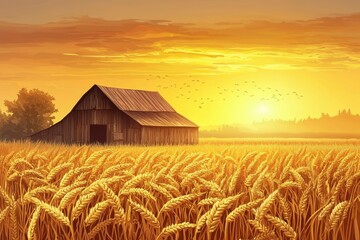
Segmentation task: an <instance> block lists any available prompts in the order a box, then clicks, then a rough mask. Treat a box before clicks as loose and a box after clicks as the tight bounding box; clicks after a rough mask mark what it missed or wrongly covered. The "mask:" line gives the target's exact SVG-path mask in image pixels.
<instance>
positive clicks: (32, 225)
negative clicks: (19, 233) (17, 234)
mask: <svg viewBox="0 0 360 240" xmlns="http://www.w3.org/2000/svg"><path fill="white" fill-rule="evenodd" d="M40 213H41V207H40V206H37V207H36V208H35V211H34V213H33V215H32V217H31V220H30V223H29V227H28V231H27V237H28V238H27V239H28V240H32V239H35V227H36V223H37V221H38V219H39V217H40Z"/></svg>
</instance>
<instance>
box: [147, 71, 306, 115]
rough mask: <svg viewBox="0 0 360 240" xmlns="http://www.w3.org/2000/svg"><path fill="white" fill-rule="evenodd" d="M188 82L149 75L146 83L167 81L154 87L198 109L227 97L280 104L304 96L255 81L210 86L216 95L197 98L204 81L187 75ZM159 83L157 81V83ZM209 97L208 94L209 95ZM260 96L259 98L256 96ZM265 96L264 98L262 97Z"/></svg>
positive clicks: (227, 98) (167, 76) (226, 99)
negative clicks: (225, 85) (170, 93)
mask: <svg viewBox="0 0 360 240" xmlns="http://www.w3.org/2000/svg"><path fill="white" fill-rule="evenodd" d="M188 78H189V79H188V80H187V81H185V82H180V83H173V82H174V81H173V82H172V83H169V82H170V80H171V78H170V76H169V75H163V76H161V75H149V76H148V78H147V79H146V80H147V81H153V80H168V81H166V83H165V81H164V83H162V84H158V85H156V87H157V89H158V90H165V91H166V90H170V89H172V90H177V93H178V94H177V95H176V96H175V97H176V98H177V99H181V100H186V101H189V103H192V104H195V105H196V106H197V107H198V108H199V109H202V108H204V106H205V105H206V104H208V103H213V102H215V101H223V102H225V101H228V100H229V97H232V98H233V97H236V98H237V99H243V98H244V96H245V97H249V98H253V99H256V98H258V100H259V101H275V102H280V101H282V100H285V99H286V98H290V97H295V98H296V99H302V98H303V97H304V96H303V95H302V94H300V93H298V92H296V91H292V92H284V91H281V90H279V89H276V88H274V87H261V86H259V85H258V84H256V82H255V81H247V80H243V81H238V82H237V83H234V84H233V85H232V86H229V85H227V87H223V86H212V87H213V88H215V87H216V95H215V96H213V95H212V96H209V97H199V92H200V89H202V88H204V86H205V84H206V81H203V80H199V79H194V78H193V76H191V75H189V76H188ZM157 82H159V81H157ZM209 95H210V94H209ZM260 95H261V96H262V97H261V98H259V97H258V96H260ZM264 96H265V97H264Z"/></svg>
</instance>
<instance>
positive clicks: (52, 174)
mask: <svg viewBox="0 0 360 240" xmlns="http://www.w3.org/2000/svg"><path fill="white" fill-rule="evenodd" d="M71 166H72V163H70V162H69V163H63V164H60V165H58V166H56V167H54V168H53V169H51V170H50V172H49V173H48V175H47V177H46V180H47V181H48V182H52V181H53V179H54V178H55V177H57V176H59V173H60V172H62V171H63V170H65V169H67V168H70V167H71Z"/></svg>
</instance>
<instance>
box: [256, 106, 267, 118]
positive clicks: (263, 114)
mask: <svg viewBox="0 0 360 240" xmlns="http://www.w3.org/2000/svg"><path fill="white" fill-rule="evenodd" d="M256 112H257V114H258V115H259V116H261V117H266V116H268V115H269V114H270V107H269V106H268V105H266V104H260V105H258V106H257V109H256Z"/></svg>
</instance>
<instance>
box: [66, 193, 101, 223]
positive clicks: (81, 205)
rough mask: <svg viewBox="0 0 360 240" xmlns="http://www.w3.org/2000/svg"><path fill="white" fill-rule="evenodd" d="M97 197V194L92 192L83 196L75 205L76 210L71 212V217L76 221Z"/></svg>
mask: <svg viewBox="0 0 360 240" xmlns="http://www.w3.org/2000/svg"><path fill="white" fill-rule="evenodd" d="M96 195H97V192H96V191H95V192H91V193H88V194H84V195H81V196H80V198H79V199H78V200H77V202H76V203H75V206H74V208H73V209H72V211H71V217H72V219H73V220H74V219H75V218H77V217H79V215H80V214H81V212H82V211H83V210H84V209H85V208H86V207H87V206H88V205H89V203H90V202H91V200H92V199H93V198H94V197H95V196H96Z"/></svg>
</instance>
